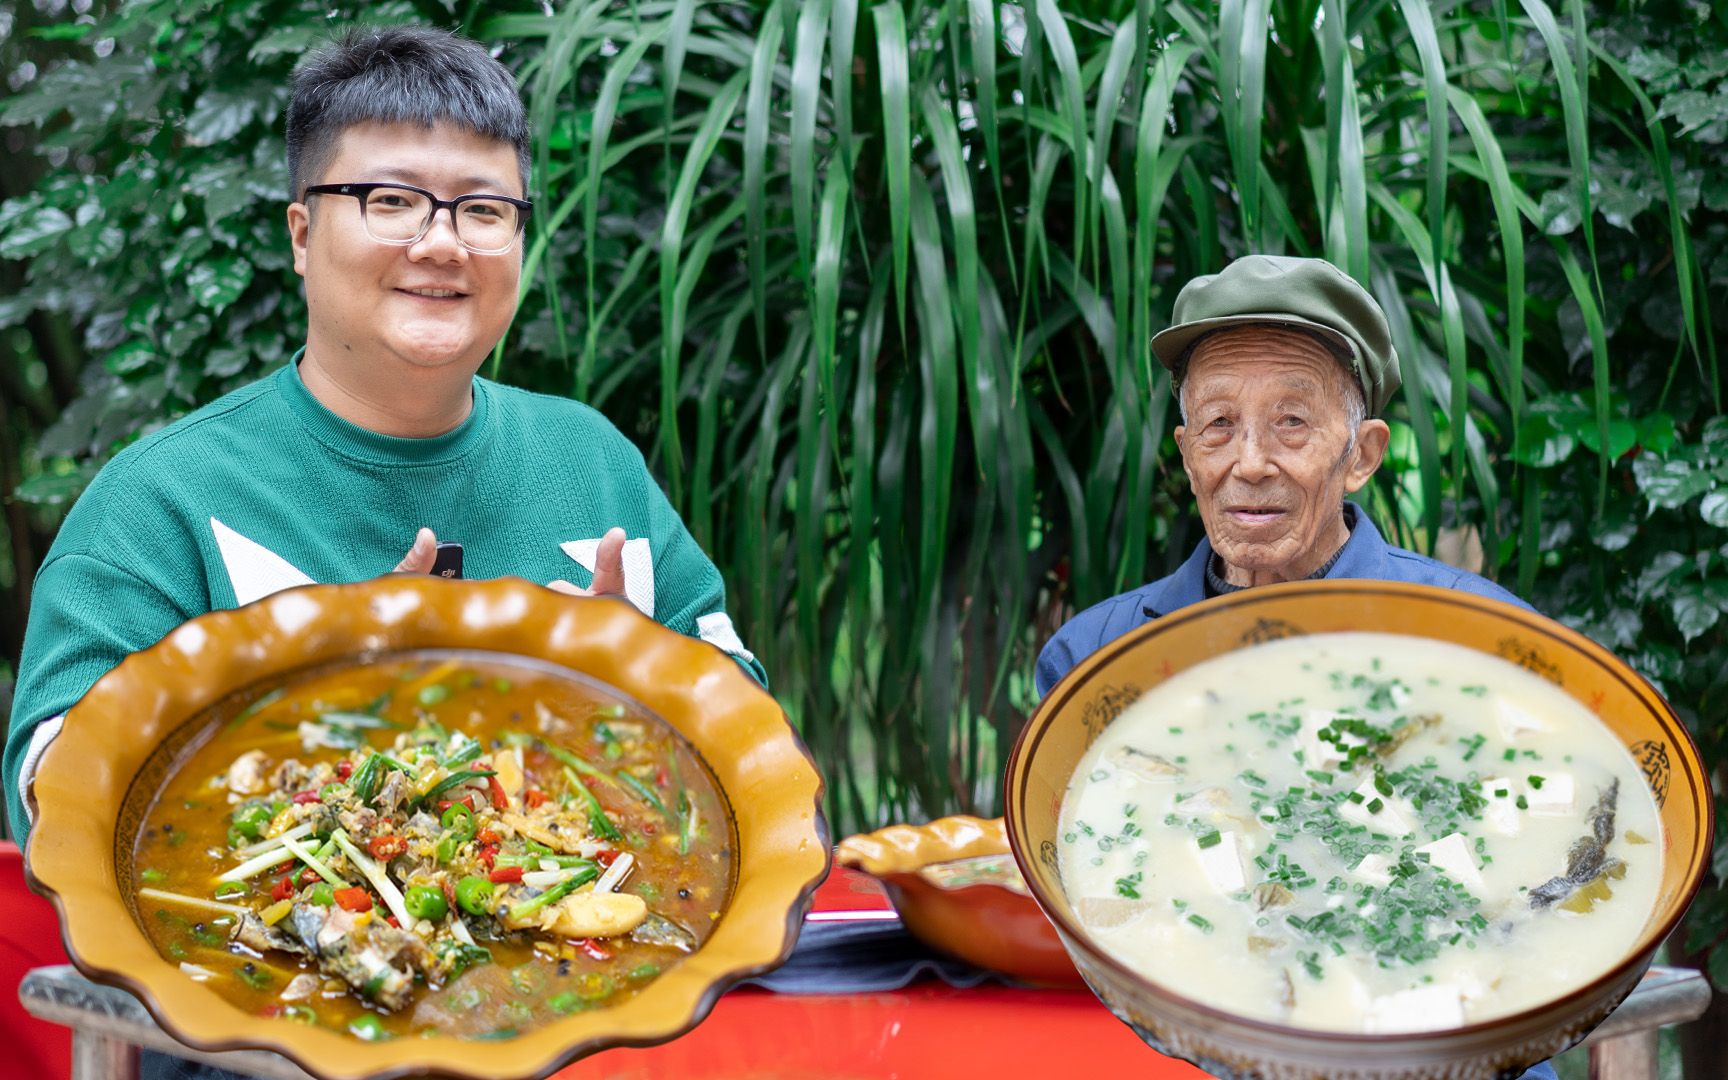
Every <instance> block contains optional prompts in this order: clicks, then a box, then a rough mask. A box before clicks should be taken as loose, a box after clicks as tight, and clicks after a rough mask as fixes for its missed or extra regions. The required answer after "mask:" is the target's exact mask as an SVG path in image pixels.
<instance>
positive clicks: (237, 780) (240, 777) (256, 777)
mask: <svg viewBox="0 0 1728 1080" xmlns="http://www.w3.org/2000/svg"><path fill="white" fill-rule="evenodd" d="M269 764H270V756H269V755H268V754H266V753H264V751H262V750H248V751H246V752H245V753H244V754H241V755H240V756H239V757H237V758H235V759H234V763H233V764H232V765H230V766H228V790H229V791H232V792H234V794H236V795H256V794H258V793H259V792H261V791H263V790H264V770H265V768H266V767H268V766H269Z"/></svg>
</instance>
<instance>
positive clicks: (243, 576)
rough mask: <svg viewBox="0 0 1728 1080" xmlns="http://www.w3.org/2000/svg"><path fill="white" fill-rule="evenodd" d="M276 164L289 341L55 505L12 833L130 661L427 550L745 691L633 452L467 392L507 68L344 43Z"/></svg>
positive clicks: (511, 252) (525, 398) (560, 421)
mask: <svg viewBox="0 0 1728 1080" xmlns="http://www.w3.org/2000/svg"><path fill="white" fill-rule="evenodd" d="M288 167H289V176H290V182H291V184H292V187H293V191H292V194H291V198H292V199H293V203H292V205H290V206H289V207H288V237H289V242H290V243H291V244H292V246H293V251H294V269H295V271H296V272H297V273H299V274H300V276H301V277H302V278H304V279H305V283H306V306H307V328H306V344H305V347H304V348H303V349H301V350H300V352H299V353H297V354H296V355H295V357H294V359H293V361H292V362H290V363H289V364H288V365H287V366H286V367H284V368H282V369H281V370H279V371H277V372H276V373H275V374H273V375H270V376H268V377H266V378H264V379H262V380H260V381H258V382H256V383H253V384H252V385H250V386H247V387H244V388H242V389H240V390H237V391H235V392H234V393H231V394H229V395H227V396H226V397H224V398H222V399H221V400H219V401H216V402H214V403H212V404H210V405H208V406H206V407H204V408H202V409H199V410H198V411H197V412H194V413H192V414H191V415H190V416H187V417H185V418H184V419H182V420H180V421H178V422H176V423H174V424H172V425H170V426H168V427H167V428H164V429H163V430H161V431H159V432H156V433H155V434H153V435H150V436H148V437H146V438H144V439H141V440H139V441H138V442H137V443H135V444H134V445H132V446H130V447H127V448H126V449H125V450H123V451H121V452H120V453H119V454H117V455H116V456H115V457H114V460H112V461H111V462H109V463H108V465H107V466H105V467H104V468H103V469H102V471H101V472H100V473H99V474H98V475H97V477H96V479H95V481H94V482H93V483H92V484H91V485H90V488H89V490H88V491H86V492H85V494H84V495H83V497H82V498H80V499H79V500H78V503H77V505H75V506H74V507H73V508H72V512H71V514H70V515H69V516H68V518H67V520H66V524H65V526H64V527H63V528H62V529H61V531H60V534H59V536H58V537H57V538H56V539H55V542H54V546H53V548H52V549H51V550H50V551H49V553H48V557H47V559H46V560H45V561H44V563H43V565H42V569H41V571H40V573H39V574H38V575H37V578H36V587H35V592H34V599H33V601H32V605H31V613H30V623H29V626H28V628H27V631H26V635H25V640H24V655H23V660H22V663H21V664H20V667H19V672H18V685H17V693H16V697H15V699H14V703H13V708H12V720H11V728H10V731H9V732H8V735H7V741H6V754H5V773H4V785H5V788H6V798H7V809H8V811H9V812H10V817H11V821H12V827H13V829H14V830H15V831H16V832H17V833H19V834H23V833H24V831H25V830H26V829H27V828H28V826H29V823H30V808H29V802H28V798H27V796H28V790H29V789H28V785H29V780H30V777H31V775H32V774H33V771H34V766H35V762H36V760H37V758H38V757H39V755H40V754H41V752H42V750H43V749H44V748H45V747H46V745H47V743H48V741H49V740H50V739H52V737H53V734H54V733H55V732H56V731H58V730H59V716H60V715H61V714H62V713H64V712H65V711H66V710H67V709H68V708H69V707H70V706H72V705H73V704H74V703H75V702H76V701H77V700H78V699H79V697H81V696H82V695H83V693H84V692H85V691H86V690H87V689H89V687H90V686H91V684H92V683H94V682H95V681H96V680H97V679H98V678H100V677H101V675H102V674H103V673H104V672H106V671H107V670H108V669H109V668H111V667H113V666H114V665H115V664H117V663H118V662H119V661H120V660H121V659H122V658H124V657H125V656H126V655H127V654H128V653H131V652H134V651H136V650H139V649H143V648H146V647H148V646H149V645H152V644H154V643H155V642H156V641H157V640H158V639H160V638H161V637H162V636H163V635H164V634H166V633H167V632H168V631H170V630H172V629H173V628H174V627H176V626H178V625H179V624H180V623H182V622H183V621H185V620H186V619H189V618H192V617H193V616H195V615H200V614H203V613H204V612H207V611H211V610H214V609H220V608H227V607H234V606H238V605H241V604H246V603H250V602H251V601H253V600H257V599H259V598H260V597H263V596H268V595H269V594H271V593H273V592H275V591H276V590H278V589H283V588H288V587H290V586H294V585H303V584H309V583H312V582H322V583H333V582H350V581H358V580H362V579H365V578H370V577H374V576H376V575H378V574H382V573H388V572H390V571H392V570H398V571H410V572H425V571H428V570H430V569H431V568H432V564H433V561H434V558H435V555H436V547H437V541H438V540H439V539H444V540H451V541H456V542H459V543H460V544H462V545H463V554H464V571H465V576H468V577H475V578H490V577H498V576H503V575H516V576H520V577H525V578H528V579H529V580H532V581H540V582H546V583H548V584H549V585H550V586H551V587H552V588H554V589H558V590H560V591H564V592H571V593H604V594H611V595H617V596H622V597H627V598H628V599H629V600H630V602H631V603H633V604H635V605H636V606H637V607H638V608H640V609H641V610H642V611H644V612H645V613H647V614H649V615H651V616H652V617H654V618H655V619H657V620H659V621H660V622H662V623H664V624H665V625H667V626H669V627H671V628H672V629H674V630H678V631H680V632H682V633H686V634H693V635H699V636H701V637H702V638H704V639H706V640H708V641H710V642H712V643H714V644H715V645H718V646H719V647H721V648H722V649H724V650H726V651H727V652H729V653H730V654H731V655H733V656H734V657H736V658H737V659H738V660H739V661H740V662H741V663H743V664H745V665H746V666H747V667H748V668H749V669H750V670H751V671H752V673H754V674H755V675H756V677H757V678H758V679H761V678H762V677H763V676H762V671H761V668H760V666H759V665H757V664H756V661H755V658H754V657H753V656H752V655H751V654H750V653H749V651H748V650H746V649H745V648H744V645H743V643H742V642H741V641H739V639H738V636H737V634H736V633H735V632H734V631H733V629H732V624H731V621H730V620H729V619H728V618H727V615H726V613H725V610H724V607H723V601H724V586H723V583H722V582H721V579H720V575H719V573H718V571H716V570H715V568H714V565H713V564H712V563H711V562H710V561H709V560H708V558H707V556H706V555H704V554H703V553H702V551H701V549H700V548H699V547H698V546H697V544H696V542H695V541H694V540H693V539H692V538H691V536H690V534H689V533H688V532H687V531H686V530H685V528H684V525H683V523H682V522H681V521H680V520H679V518H678V516H677V514H676V513H675V512H674V510H673V509H672V507H671V505H670V504H669V503H668V502H667V501H666V498H665V496H664V495H663V494H662V493H661V491H660V489H659V487H658V486H657V485H656V484H655V482H654V479H653V477H651V476H650V475H649V473H648V470H647V468H646V466H645V464H644V463H643V460H642V455H641V454H640V453H639V452H638V451H637V450H636V448H635V447H634V446H633V445H632V444H631V443H630V442H629V441H628V440H627V439H626V438H625V437H624V436H623V435H622V434H621V433H620V432H619V431H618V430H617V429H616V428H614V427H613V426H612V425H611V424H610V423H608V422H607V421H606V419H605V418H604V417H602V416H601V415H600V414H599V413H597V412H595V411H594V410H592V409H590V408H588V407H587V406H585V405H581V404H578V403H576V402H573V401H568V400H564V399H560V398H549V397H542V396H538V395H534V394H529V393H526V392H523V391H520V390H515V389H511V388H508V387H505V386H501V385H499V384H497V383H493V382H489V381H487V380H485V379H481V378H477V377H476V375H475V373H476V372H477V371H478V370H479V367H480V364H481V363H482V361H484V360H485V358H486V357H487V355H488V354H489V353H490V352H491V351H492V348H493V347H494V346H495V345H496V344H497V343H498V341H499V340H500V338H502V337H503V334H504V331H505V328H506V327H507V326H508V325H509V323H510V319H511V316H512V315H514V313H515V310H516V297H517V291H518V283H519V279H520V277H521V272H522V236H523V229H524V226H525V224H526V220H527V217H528V214H529V212H530V209H531V208H530V206H529V204H528V203H527V202H526V201H525V196H526V193H527V179H528V129H527V121H526V118H525V115H524V112H523V108H522V102H521V99H520V97H519V96H518V95H517V91H516V86H515V83H514V81H513V80H512V78H511V76H510V74H509V72H508V71H506V70H505V69H504V67H503V66H502V65H500V64H499V63H498V62H497V61H495V60H493V59H492V58H491V57H490V56H489V55H488V54H487V53H486V52H485V50H484V49H482V48H481V47H480V46H479V45H477V44H475V43H473V42H469V41H464V40H461V39H459V38H456V37H453V36H451V35H449V34H446V33H443V32H440V31H435V30H428V29H422V28H405V27H399V28H390V29H381V30H361V31H354V32H351V33H349V34H348V35H347V36H345V37H344V38H343V39H342V40H340V41H339V42H337V43H336V44H334V45H332V46H330V47H328V48H326V49H324V50H322V51H320V52H318V53H316V54H315V55H313V56H312V57H310V58H309V59H308V60H307V62H306V63H305V64H304V65H303V66H302V68H301V69H300V71H299V72H298V73H297V74H296V76H295V79H294V94H293V100H292V102H291V104H290V105H289V109H288ZM404 552H407V554H406V555H404V554H403V553H404ZM570 580H575V581H578V582H584V581H585V582H587V584H586V585H585V586H579V585H573V584H570Z"/></svg>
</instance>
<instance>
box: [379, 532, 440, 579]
mask: <svg viewBox="0 0 1728 1080" xmlns="http://www.w3.org/2000/svg"><path fill="white" fill-rule="evenodd" d="M437 559H438V537H437V536H436V535H434V534H433V532H432V530H431V529H428V528H425V527H422V528H421V529H420V531H419V532H417V533H415V534H414V546H413V547H411V548H409V549H408V554H406V555H404V556H402V561H401V562H399V563H397V564H396V569H394V570H392V571H391V573H393V574H429V573H431V572H432V564H433V563H434V562H436V561H437Z"/></svg>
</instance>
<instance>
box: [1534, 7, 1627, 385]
mask: <svg viewBox="0 0 1728 1080" xmlns="http://www.w3.org/2000/svg"><path fill="white" fill-rule="evenodd" d="M1519 2H1520V3H1521V4H1522V5H1523V7H1524V13H1525V14H1526V15H1528V16H1529V17H1530V21H1531V22H1532V23H1534V24H1535V25H1536V32H1537V33H1539V34H1541V35H1542V43H1543V44H1544V45H1546V46H1547V48H1548V59H1549V62H1550V63H1552V64H1553V65H1554V76H1555V85H1556V87H1557V88H1558V89H1559V91H1560V110H1561V115H1562V118H1563V119H1564V121H1565V125H1566V157H1567V161H1568V164H1570V166H1571V179H1572V193H1573V197H1574V198H1576V199H1577V200H1578V211H1579V215H1580V219H1581V223H1582V225H1583V226H1584V244H1585V247H1586V248H1587V249H1588V251H1589V253H1590V270H1591V276H1592V277H1593V278H1594V280H1595V282H1596V294H1597V296H1601V295H1602V275H1601V272H1600V271H1599V270H1598V269H1597V266H1596V226H1595V216H1596V215H1595V212H1594V211H1593V210H1592V208H1591V203H1590V127H1589V110H1588V104H1589V102H1588V100H1587V99H1586V98H1585V90H1586V84H1585V82H1584V75H1583V73H1582V72H1581V71H1579V70H1577V68H1576V67H1575V65H1574V64H1573V62H1572V57H1571V55H1570V54H1569V53H1568V52H1567V49H1566V43H1565V41H1564V40H1562V38H1561V37H1560V27H1559V25H1558V24H1557V23H1556V22H1555V21H1554V12H1553V11H1552V10H1551V9H1550V8H1549V7H1548V5H1547V4H1546V3H1544V2H1543V0H1519ZM1580 18H1581V14H1580ZM1575 29H1576V32H1577V34H1578V35H1579V38H1580V40H1582V39H1583V34H1584V27H1583V25H1582V23H1581V22H1579V23H1578V24H1577V25H1576V26H1575ZM1604 408H1606V403H1604Z"/></svg>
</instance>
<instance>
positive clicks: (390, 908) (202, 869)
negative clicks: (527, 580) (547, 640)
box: [133, 653, 734, 1040]
mask: <svg viewBox="0 0 1728 1080" xmlns="http://www.w3.org/2000/svg"><path fill="white" fill-rule="evenodd" d="M228 711H229V714H230V715H228V716H227V717H222V718H219V719H218V720H217V721H216V722H215V723H213V724H209V725H207V726H210V727H211V729H212V730H211V733H210V734H209V735H208V736H206V737H204V738H203V739H202V740H201V741H198V742H195V743H194V744H192V745H191V746H189V747H188V748H187V749H186V750H184V751H182V752H181V754H180V757H179V759H178V760H176V761H175V762H174V763H173V765H172V766H171V767H170V771H169V777H168V779H167V781H166V783H165V784H164V786H163V787H162V789H161V791H160V792H159V793H158V795H157V797H156V799H155V801H154V802H153V803H152V804H151V805H150V807H149V809H148V810H147V811H146V813H145V818H144V821H143V824H142V828H141V829H140V831H139V836H138V840H137V843H136V846H135V849H134V852H133V868H134V879H135V880H134V886H135V893H136V897H137V911H138V913H139V916H140V919H141V921H142V922H143V924H144V926H145V929H146V933H148V934H149V936H150V938H151V941H152V943H153V944H154V945H155V947H156V949H157V951H158V952H160V953H161V954H162V955H163V956H164V957H165V958H166V959H168V960H169V961H171V962H173V963H177V964H178V965H179V966H180V969H181V970H182V971H183V972H185V973H186V975H187V976H188V977H190V978H193V979H197V980H200V981H208V982H212V983H215V984H217V985H218V988H219V989H220V992H221V993H222V996H223V997H224V998H227V999H228V1000H230V1001H233V1002H234V1003H235V1004H237V1005H238V1006H239V1007H241V1008H243V1009H246V1010H248V1011H251V1012H254V1013H256V1014H258V1015H262V1016H283V1017H288V1018H291V1019H294V1020H298V1021H302V1022H304V1023H307V1024H315V1025H319V1026H323V1027H328V1028H334V1029H336V1030H341V1031H346V1032H348V1033H350V1034H352V1035H354V1036H356V1037H359V1038H362V1039H367V1040H378V1039H387V1038H392V1037H398V1036H403V1035H430V1034H441V1035H451V1036H456V1037H460V1038H479V1039H496V1038H510V1037H512V1036H515V1035H519V1034H522V1033H523V1032H526V1031H528V1030H531V1029H533V1028H535V1027H537V1026H539V1025H541V1024H545V1023H548V1022H550V1021H552V1020H556V1019H557V1018H559V1017H561V1016H565V1015H569V1014H571V1013H574V1012H577V1011H581V1010H587V1009H594V1008H604V1007H607V1006H610V1005H614V1004H616V1003H618V1002H620V1001H623V1000H625V999H627V998H629V997H630V996H632V995H634V994H635V993H637V992H638V991H639V990H641V988H642V987H644V986H646V985H648V984H649V983H651V982H652V981H653V980H654V979H655V978H656V977H658V976H659V975H660V974H662V973H663V972H665V971H666V970H668V969H669V968H671V967H672V966H674V965H676V964H677V963H678V962H679V961H680V960H681V959H682V958H683V957H684V956H686V955H688V954H689V953H691V952H693V951H695V950H696V949H698V948H699V947H700V946H701V945H702V943H703V942H704V941H705V940H706V939H707V937H708V936H709V935H710V933H711V932H712V930H713V928H714V926H715V924H716V923H717V921H718V920H719V918H720V915H721V914H722V912H723V911H724V909H725V905H726V902H727V899H728V897H729V895H730V890H731V888H732V882H733V875H734V869H733V851H732V847H733V838H732V836H731V832H730V816H729V814H728V813H727V812H726V807H725V805H724V804H723V802H722V796H721V794H720V792H719V790H718V787H717V785H716V784H715V782H714V781H713V779H712V778H711V777H710V775H709V773H708V771H707V769H706V767H705V766H704V765H703V763H702V761H701V760H700V758H699V757H698V756H697V755H696V754H695V752H694V751H693V750H692V749H691V747H690V746H689V745H688V744H687V743H686V742H685V741H684V739H683V738H682V737H681V736H680V735H678V733H677V732H675V731H674V730H673V729H672V728H671V727H670V726H668V725H667V724H665V723H664V722H663V721H661V720H659V719H658V718H657V717H655V716H653V715H652V714H650V713H649V712H647V711H646V710H645V709H642V708H641V707H640V706H637V705H634V704H632V703H630V702H627V701H625V700H624V699H622V698H621V697H620V696H618V695H616V694H615V693H612V692H609V691H608V690H607V689H606V688H604V687H603V686H601V685H600V684H598V683H593V682H591V681H589V680H586V679H583V678H582V677H580V676H576V675H574V673H571V672H567V671H564V670H562V669H557V668H553V667H551V666H550V665H537V664H530V663H525V662H522V661H507V660H504V659H502V658H498V657H486V658H480V657H478V656H474V655H469V654H462V655H451V654H429V653H422V654H412V655H405V656H399V657H396V658H393V659H392V660H391V661H390V662H383V663H374V664H368V665H364V666H347V667H343V668H340V669H336V670H330V669H326V670H324V671H322V672H317V673H312V674H310V675H306V676H302V677H298V678H296V679H295V680H294V681H292V682H290V683H288V684H286V685H283V686H278V687H275V688H270V689H268V691H267V692H264V693H262V694H259V695H256V696H254V698H253V700H251V701H250V702H246V703H235V704H234V705H233V706H232V707H230V709H229V710H228Z"/></svg>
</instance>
